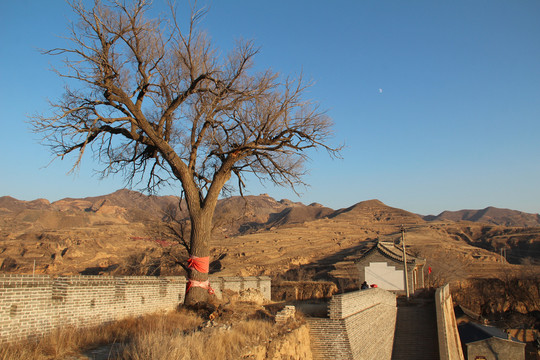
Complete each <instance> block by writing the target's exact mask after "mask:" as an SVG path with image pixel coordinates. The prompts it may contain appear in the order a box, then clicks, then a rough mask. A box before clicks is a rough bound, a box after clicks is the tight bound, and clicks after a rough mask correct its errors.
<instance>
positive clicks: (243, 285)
mask: <svg viewBox="0 0 540 360" xmlns="http://www.w3.org/2000/svg"><path fill="white" fill-rule="evenodd" d="M209 280H210V286H211V287H212V288H213V289H214V291H215V292H216V296H217V297H218V298H221V293H222V291H223V290H225V289H227V290H232V291H236V292H240V291H242V290H245V289H257V290H259V291H260V292H261V294H262V295H263V296H264V298H265V299H268V300H270V298H271V291H272V289H271V279H270V277H269V276H243V277H240V276H227V277H218V276H210V279H209Z"/></svg>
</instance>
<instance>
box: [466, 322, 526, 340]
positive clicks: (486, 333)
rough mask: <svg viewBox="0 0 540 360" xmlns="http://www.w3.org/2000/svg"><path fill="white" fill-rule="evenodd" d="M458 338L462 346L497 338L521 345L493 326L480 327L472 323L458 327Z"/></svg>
mask: <svg viewBox="0 0 540 360" xmlns="http://www.w3.org/2000/svg"><path fill="white" fill-rule="evenodd" d="M458 331H459V337H460V338H461V342H462V343H463V344H468V343H472V342H475V341H481V340H486V339H489V338H493V337H495V338H499V339H503V340H508V341H513V342H517V343H521V341H519V340H518V339H516V338H514V337H512V336H510V335H508V334H507V333H505V332H504V331H502V330H501V329H499V328H496V327H495V326H489V325H480V324H476V323H473V322H468V323H465V324H461V325H458Z"/></svg>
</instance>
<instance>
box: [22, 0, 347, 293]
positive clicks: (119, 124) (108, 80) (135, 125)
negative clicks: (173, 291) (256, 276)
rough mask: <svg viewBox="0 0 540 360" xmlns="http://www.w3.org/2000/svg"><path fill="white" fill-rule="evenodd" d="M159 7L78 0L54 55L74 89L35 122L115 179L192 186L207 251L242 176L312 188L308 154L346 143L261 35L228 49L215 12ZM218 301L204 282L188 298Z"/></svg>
mask: <svg viewBox="0 0 540 360" xmlns="http://www.w3.org/2000/svg"><path fill="white" fill-rule="evenodd" d="M149 2H150V1H148V0H134V1H130V2H128V1H122V0H118V1H111V2H109V3H102V2H100V1H98V0H96V1H95V4H93V6H92V7H91V8H90V7H84V6H83V5H82V3H81V2H75V1H74V2H72V3H70V5H71V7H72V9H73V11H74V12H75V14H76V19H77V21H75V22H73V23H71V24H70V34H69V36H68V39H67V40H68V45H66V46H65V47H62V48H56V49H52V50H48V51H46V53H47V54H51V55H56V56H59V57H61V58H62V59H63V61H64V65H65V66H63V67H60V69H58V68H57V69H55V71H56V72H57V74H58V75H59V76H60V77H63V78H67V79H68V81H66V83H68V84H69V85H70V86H69V87H66V88H65V91H64V94H63V96H62V97H61V98H60V99H59V100H54V101H52V102H51V104H50V105H51V108H52V110H51V111H49V112H48V113H47V114H45V115H43V114H40V115H37V116H34V117H32V119H31V121H32V125H33V129H34V131H36V132H38V133H40V134H41V135H42V137H43V142H44V143H45V144H46V145H48V146H50V149H51V151H52V153H53V154H55V155H56V156H59V157H61V158H63V157H64V156H65V155H68V154H75V155H76V156H75V158H74V159H75V160H74V168H75V167H78V166H79V163H80V162H81V160H82V156H83V154H84V153H85V152H87V151H88V150H89V149H90V151H91V152H92V153H93V154H94V155H95V156H97V157H98V158H99V160H100V161H101V162H102V163H103V164H104V168H103V169H102V172H103V175H108V174H111V173H122V174H123V175H124V176H125V178H126V180H127V182H128V183H132V182H133V181H134V179H135V181H137V182H139V181H141V182H143V183H144V184H145V186H146V187H147V188H148V189H149V190H153V189H155V188H156V187H159V186H160V185H163V184H164V183H168V182H171V181H180V183H181V186H182V189H183V194H182V195H183V196H184V197H185V200H186V203H187V207H188V210H189V215H190V220H191V234H190V239H189V244H188V246H187V247H188V251H189V254H190V255H191V256H192V257H206V256H209V246H208V242H209V239H210V235H211V234H210V229H211V225H212V217H213V214H214V209H215V207H216V203H217V201H218V197H219V195H220V193H221V192H222V191H223V189H224V188H226V183H227V182H228V181H229V180H230V179H231V176H234V177H235V178H236V179H237V184H238V187H239V189H240V191H241V190H242V188H243V187H244V184H245V183H244V180H245V176H246V174H248V173H252V174H255V176H257V177H259V178H260V179H263V180H269V181H271V182H273V183H275V184H279V185H283V186H292V187H294V186H295V185H298V184H302V175H303V172H304V166H303V165H304V160H305V159H306V154H305V150H307V149H310V148H323V149H325V150H327V151H328V152H329V153H330V154H331V155H335V154H336V153H337V151H338V150H339V149H337V148H335V147H331V146H330V145H328V140H329V139H330V137H331V135H332V132H331V126H332V123H331V121H330V119H329V118H328V117H327V116H326V115H325V114H324V112H321V111H320V110H319V109H318V106H317V104H315V103H313V102H311V101H308V100H306V99H304V93H305V89H306V87H307V85H306V84H305V83H304V82H303V81H302V79H301V77H299V78H296V79H289V78H282V77H281V76H279V74H277V73H275V72H272V71H270V70H268V71H264V72H256V71H254V70H253V68H252V65H253V64H252V62H253V58H254V56H255V55H256V54H257V51H258V50H257V48H256V47H254V45H253V43H252V42H250V41H239V42H238V43H237V45H236V46H235V47H234V49H232V50H231V51H230V52H228V53H227V54H222V53H221V52H219V51H218V49H217V48H216V47H215V46H214V45H213V44H212V42H211V41H210V39H209V38H208V37H207V36H206V35H205V34H204V32H202V31H200V30H198V24H199V22H200V20H201V17H202V16H203V12H201V11H196V10H192V11H191V16H186V19H189V21H186V24H181V23H179V22H178V21H177V14H176V10H175V8H174V7H173V6H170V7H169V8H170V12H169V13H168V16H167V17H166V18H161V19H154V18H150V17H149V16H148V15H147V13H148V9H149V5H150V4H149ZM308 85H309V84H308ZM233 183H234V184H236V182H233ZM130 185H131V184H130ZM188 277H189V279H190V280H192V281H194V282H196V281H199V282H205V281H206V280H207V279H208V274H207V273H204V272H199V271H197V270H196V269H195V268H190V271H189V274H188ZM206 298H207V291H206V289H204V288H203V287H192V288H191V290H190V291H189V292H188V294H187V296H186V303H195V302H199V301H205V300H206Z"/></svg>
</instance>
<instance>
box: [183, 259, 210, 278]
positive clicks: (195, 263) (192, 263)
mask: <svg viewBox="0 0 540 360" xmlns="http://www.w3.org/2000/svg"><path fill="white" fill-rule="evenodd" d="M187 263H188V268H189V269H195V270H197V271H198V272H200V273H204V274H208V270H209V269H210V256H205V257H196V256H190V257H189V259H188V261H187Z"/></svg>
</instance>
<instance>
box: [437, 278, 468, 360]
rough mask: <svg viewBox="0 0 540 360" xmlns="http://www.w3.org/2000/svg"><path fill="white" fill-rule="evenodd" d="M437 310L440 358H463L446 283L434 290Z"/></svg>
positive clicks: (449, 359) (457, 359) (450, 359)
mask: <svg viewBox="0 0 540 360" xmlns="http://www.w3.org/2000/svg"><path fill="white" fill-rule="evenodd" d="M435 308H436V311H437V335H438V338H439V356H440V359H441V360H464V356H463V349H462V347H461V340H460V338H459V332H458V328H457V322H456V315H455V313H454V304H453V301H452V295H451V294H450V286H449V285H448V284H446V285H444V286H442V287H440V288H438V289H437V291H436V292H435Z"/></svg>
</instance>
